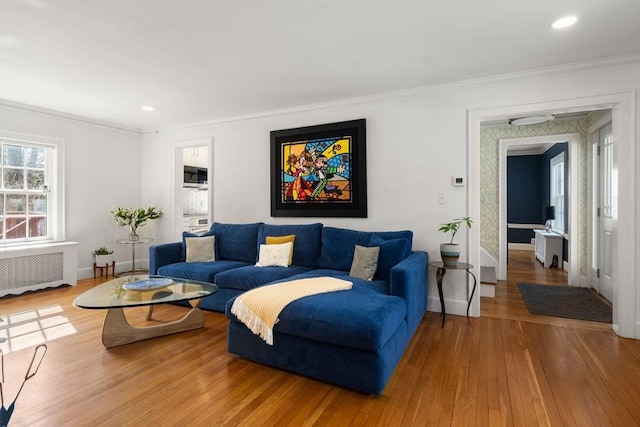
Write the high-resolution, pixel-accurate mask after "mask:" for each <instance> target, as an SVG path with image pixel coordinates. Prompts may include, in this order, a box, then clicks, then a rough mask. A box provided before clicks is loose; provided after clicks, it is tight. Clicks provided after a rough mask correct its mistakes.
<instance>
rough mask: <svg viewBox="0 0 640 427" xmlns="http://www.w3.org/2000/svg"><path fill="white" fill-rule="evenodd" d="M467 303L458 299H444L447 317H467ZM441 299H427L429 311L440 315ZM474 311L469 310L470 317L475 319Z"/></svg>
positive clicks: (435, 297) (436, 297) (434, 297)
mask: <svg viewBox="0 0 640 427" xmlns="http://www.w3.org/2000/svg"><path fill="white" fill-rule="evenodd" d="M467 305H468V303H467V301H465V300H458V299H448V298H445V299H444V306H445V309H446V311H447V315H449V314H451V315H454V316H466V315H467ZM440 309H441V307H440V298H439V297H438V296H433V297H429V298H428V299H427V310H428V311H435V312H436V313H440V311H441V310H440ZM472 311H473V310H469V316H470V317H473V315H472V314H471V312H472Z"/></svg>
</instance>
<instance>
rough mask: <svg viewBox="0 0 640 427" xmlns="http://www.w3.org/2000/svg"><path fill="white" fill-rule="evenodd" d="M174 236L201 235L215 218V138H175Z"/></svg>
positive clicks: (179, 237) (177, 237) (178, 237)
mask: <svg viewBox="0 0 640 427" xmlns="http://www.w3.org/2000/svg"><path fill="white" fill-rule="evenodd" d="M172 148H173V165H174V173H173V175H174V179H173V183H174V191H173V213H174V227H173V228H174V238H176V239H182V233H183V232H184V231H188V232H193V233H196V234H201V233H202V232H204V231H207V230H208V229H209V227H210V224H211V221H212V218H213V202H212V193H213V192H212V187H213V170H212V159H213V156H212V153H213V139H212V138H211V137H206V138H195V139H187V140H180V141H174V143H173V147H172Z"/></svg>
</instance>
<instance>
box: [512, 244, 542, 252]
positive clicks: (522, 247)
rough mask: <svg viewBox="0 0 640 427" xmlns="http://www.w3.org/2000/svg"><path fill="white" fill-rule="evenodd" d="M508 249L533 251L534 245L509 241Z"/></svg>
mask: <svg viewBox="0 0 640 427" xmlns="http://www.w3.org/2000/svg"><path fill="white" fill-rule="evenodd" d="M508 247H509V249H511V250H515V251H531V252H533V251H535V250H536V247H535V245H532V244H530V243H509V245H508Z"/></svg>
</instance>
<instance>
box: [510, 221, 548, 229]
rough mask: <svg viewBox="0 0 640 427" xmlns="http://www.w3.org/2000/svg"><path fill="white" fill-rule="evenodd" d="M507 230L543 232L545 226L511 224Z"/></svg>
mask: <svg viewBox="0 0 640 427" xmlns="http://www.w3.org/2000/svg"><path fill="white" fill-rule="evenodd" d="M507 228H511V229H516V230H517V229H521V230H543V229H544V224H517V223H513V222H510V223H508V224H507Z"/></svg>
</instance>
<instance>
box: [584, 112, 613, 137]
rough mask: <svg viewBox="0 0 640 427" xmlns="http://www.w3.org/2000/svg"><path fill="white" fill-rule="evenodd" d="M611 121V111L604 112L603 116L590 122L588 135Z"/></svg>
mask: <svg viewBox="0 0 640 427" xmlns="http://www.w3.org/2000/svg"><path fill="white" fill-rule="evenodd" d="M612 121H613V117H612V114H611V111H609V112H608V113H607V114H605V115H604V116H602V117H600V118H599V119H598V120H596V121H595V122H593V123H591V124H590V125H589V130H588V131H587V132H588V133H589V136H591V134H593V133H595V132H597V131H599V130H600V129H602V128H603V127H605V126H606V125H608V124H609V123H611V122H612ZM589 142H591V141H589Z"/></svg>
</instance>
